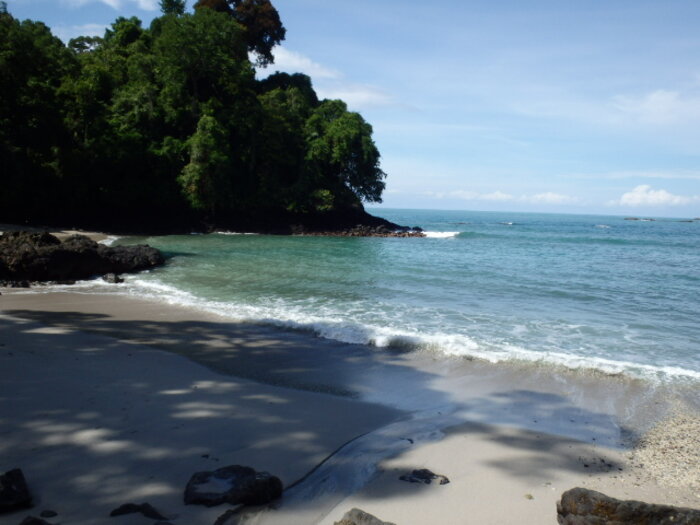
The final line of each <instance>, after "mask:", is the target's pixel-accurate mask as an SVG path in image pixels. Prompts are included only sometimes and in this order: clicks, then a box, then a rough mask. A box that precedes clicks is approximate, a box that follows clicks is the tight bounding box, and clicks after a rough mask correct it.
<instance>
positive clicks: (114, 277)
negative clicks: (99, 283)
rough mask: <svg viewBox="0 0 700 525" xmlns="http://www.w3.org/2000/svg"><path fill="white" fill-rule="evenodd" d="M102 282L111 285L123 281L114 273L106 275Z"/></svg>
mask: <svg viewBox="0 0 700 525" xmlns="http://www.w3.org/2000/svg"><path fill="white" fill-rule="evenodd" d="M102 280H103V281H105V282H108V283H112V284H119V283H123V282H124V279H122V278H121V277H119V276H118V275H117V274H116V273H108V274H105V275H103V276H102Z"/></svg>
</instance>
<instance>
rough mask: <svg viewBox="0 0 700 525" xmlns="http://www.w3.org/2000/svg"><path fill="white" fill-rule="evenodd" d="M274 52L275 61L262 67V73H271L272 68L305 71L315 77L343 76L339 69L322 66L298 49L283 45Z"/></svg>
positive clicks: (288, 71) (332, 77)
mask: <svg viewBox="0 0 700 525" xmlns="http://www.w3.org/2000/svg"><path fill="white" fill-rule="evenodd" d="M272 54H273V56H274V57H275V63H274V64H272V65H271V66H269V67H267V68H260V69H259V71H260V72H261V73H268V74H269V73H270V72H271V71H272V70H275V71H286V72H287V73H304V74H306V75H309V76H310V77H311V78H314V79H319V78H330V79H337V78H340V77H341V76H342V75H341V74H340V73H339V72H338V71H335V70H333V69H330V68H327V67H325V66H322V65H321V64H319V63H317V62H314V61H313V60H311V59H310V58H309V57H307V56H304V55H302V54H301V53H297V52H296V51H290V50H289V49H287V48H285V47H282V46H277V47H275V48H274V50H273V51H272Z"/></svg>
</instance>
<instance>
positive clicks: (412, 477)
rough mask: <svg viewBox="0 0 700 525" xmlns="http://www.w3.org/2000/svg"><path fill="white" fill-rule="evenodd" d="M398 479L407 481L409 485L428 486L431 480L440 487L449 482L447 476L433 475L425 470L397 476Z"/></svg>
mask: <svg viewBox="0 0 700 525" xmlns="http://www.w3.org/2000/svg"><path fill="white" fill-rule="evenodd" d="M399 479H400V480H401V481H408V482H409V483H425V484H430V483H432V482H433V480H435V481H437V482H438V483H439V484H440V485H447V484H448V483H449V482H450V480H449V479H448V477H447V476H443V475H442V474H435V473H434V472H432V471H430V470H428V469H427V468H422V469H418V470H414V471H412V472H411V473H410V474H404V475H403V476H399Z"/></svg>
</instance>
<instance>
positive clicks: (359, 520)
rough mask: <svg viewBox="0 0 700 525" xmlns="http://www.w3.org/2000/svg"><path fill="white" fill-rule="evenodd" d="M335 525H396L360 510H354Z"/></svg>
mask: <svg viewBox="0 0 700 525" xmlns="http://www.w3.org/2000/svg"><path fill="white" fill-rule="evenodd" d="M333 525H396V524H395V523H390V522H388V521H382V520H380V519H379V518H377V517H376V516H372V515H371V514H369V513H367V512H365V511H364V510H360V509H352V510H350V511H348V512H346V513H345V516H343V519H341V520H340V521H336V522H335V523H334V524H333Z"/></svg>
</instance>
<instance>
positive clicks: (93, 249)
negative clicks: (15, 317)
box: [0, 232, 165, 284]
mask: <svg viewBox="0 0 700 525" xmlns="http://www.w3.org/2000/svg"><path fill="white" fill-rule="evenodd" d="M164 262H165V259H164V257H163V255H162V254H161V253H160V252H159V251H158V250H156V249H155V248H152V247H150V246H145V245H137V246H104V245H102V244H98V243H96V242H95V241H93V240H92V239H90V238H88V237H86V236H84V235H72V236H70V237H68V238H66V239H65V240H64V241H63V242H61V241H60V240H59V239H58V238H56V237H54V236H53V235H51V234H49V233H31V232H8V233H5V234H3V235H2V236H0V281H7V282H10V283H21V284H25V283H27V282H28V281H40V282H46V281H55V282H56V281H57V282H70V281H75V280H78V279H89V278H91V277H95V276H98V275H105V274H110V273H111V274H115V275H118V274H120V273H130V272H138V271H141V270H146V269H149V268H154V267H156V266H160V265H162V264H163V263H164Z"/></svg>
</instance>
